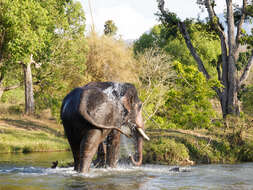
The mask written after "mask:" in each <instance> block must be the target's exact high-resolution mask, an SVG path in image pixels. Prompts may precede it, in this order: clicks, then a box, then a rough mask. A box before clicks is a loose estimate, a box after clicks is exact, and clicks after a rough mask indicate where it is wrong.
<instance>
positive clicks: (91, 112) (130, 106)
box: [79, 83, 149, 165]
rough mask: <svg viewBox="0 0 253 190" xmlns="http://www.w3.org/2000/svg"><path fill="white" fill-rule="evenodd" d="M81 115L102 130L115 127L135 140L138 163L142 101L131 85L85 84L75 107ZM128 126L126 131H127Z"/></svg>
mask: <svg viewBox="0 0 253 190" xmlns="http://www.w3.org/2000/svg"><path fill="white" fill-rule="evenodd" d="M79 111H80V113H81V115H82V116H83V117H84V118H85V119H86V120H87V121H88V122H90V123H91V124H93V125H94V126H96V127H98V128H103V129H116V130H118V131H120V132H121V133H122V134H125V135H127V136H128V137H129V136H131V137H133V138H135V139H136V140H137V145H136V148H137V154H136V156H135V157H137V161H136V160H135V159H134V158H133V156H131V160H132V162H133V164H134V165H141V163H142V144H143V138H144V139H146V140H149V137H148V136H147V135H146V134H145V132H144V123H143V119H142V114H141V112H142V103H141V101H140V100H139V98H138V94H137V90H136V88H135V86H134V85H132V84H129V83H92V84H91V85H88V86H86V87H85V90H84V91H83V94H82V97H81V103H80V107H79ZM129 129H130V130H129Z"/></svg>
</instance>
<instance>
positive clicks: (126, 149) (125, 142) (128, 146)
mask: <svg viewBox="0 0 253 190" xmlns="http://www.w3.org/2000/svg"><path fill="white" fill-rule="evenodd" d="M133 153H134V143H133V141H131V140H130V139H129V138H127V137H126V136H125V135H121V136H120V156H121V157H125V156H127V157H129V156H130V155H132V154H133Z"/></svg>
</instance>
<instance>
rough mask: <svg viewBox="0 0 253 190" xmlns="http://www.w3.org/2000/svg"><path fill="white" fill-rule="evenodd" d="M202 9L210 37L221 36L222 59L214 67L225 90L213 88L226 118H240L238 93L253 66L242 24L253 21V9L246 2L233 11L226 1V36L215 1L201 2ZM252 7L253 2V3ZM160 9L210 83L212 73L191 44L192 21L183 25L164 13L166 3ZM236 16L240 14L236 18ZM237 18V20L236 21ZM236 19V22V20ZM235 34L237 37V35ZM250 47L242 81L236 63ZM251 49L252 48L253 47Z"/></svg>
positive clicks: (230, 0) (161, 3) (162, 2)
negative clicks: (234, 116) (241, 51)
mask: <svg viewBox="0 0 253 190" xmlns="http://www.w3.org/2000/svg"><path fill="white" fill-rule="evenodd" d="M197 2H198V3H199V4H200V5H203V6H204V7H205V8H206V10H207V12H208V16H209V17H208V22H207V23H206V26H207V27H209V30H210V32H211V33H213V34H215V35H217V36H218V38H219V41H220V47H221V55H220V59H218V60H217V62H216V63H215V65H216V68H217V76H218V79H219V81H220V82H221V83H222V85H223V88H222V89H220V88H215V87H214V88H213V90H215V92H216V94H217V96H218V98H219V101H220V104H221V108H222V113H223V117H226V115H228V114H234V115H239V113H240V110H239V103H238V97H237V95H238V92H239V90H240V88H241V86H242V84H243V83H244V82H245V80H246V79H247V77H248V75H249V71H250V69H251V67H252V65H253V50H252V46H250V41H251V40H249V39H251V37H250V36H248V35H247V34H245V33H244V31H243V28H242V26H243V23H244V22H246V19H248V18H252V11H251V8H252V5H251V4H249V3H248V2H247V0H243V5H242V7H240V8H239V9H237V10H239V11H237V12H236V11H235V10H234V9H233V4H232V3H233V2H232V0H226V8H227V12H226V15H227V17H226V24H227V34H226V31H225V29H224V26H223V24H222V23H221V21H220V19H219V17H217V15H216V13H215V11H214V7H215V6H216V4H215V1H214V0H198V1H197ZM252 3H253V2H252ZM158 8H159V10H160V13H161V14H160V19H161V21H162V22H163V24H164V25H165V26H166V27H173V28H177V29H179V31H180V33H181V35H182V36H183V38H184V40H185V43H186V45H187V47H188V49H189V51H190V53H191V55H192V56H193V57H194V59H195V61H196V63H197V65H198V69H199V71H200V72H202V73H203V74H204V76H205V77H206V79H207V80H209V79H210V78H211V76H210V73H209V72H208V71H207V69H206V65H204V62H203V60H202V59H201V56H200V54H199V52H198V51H197V50H196V47H195V46H194V45H193V43H192V39H191V36H190V34H189V32H188V26H189V20H188V19H186V20H185V21H181V20H180V19H179V18H177V16H176V14H174V13H172V12H169V11H168V10H165V9H164V0H158ZM235 13H237V14H235ZM235 16H237V17H235ZM236 18H237V19H236ZM235 30H237V31H236V35H235ZM242 42H243V43H244V44H246V45H248V47H250V55H249V56H248V60H247V63H246V65H245V67H244V69H243V70H242V71H241V75H240V77H239V76H238V72H240V70H238V69H237V62H238V59H239V57H240V50H241V47H242V44H243V43H242ZM251 45H252V44H251Z"/></svg>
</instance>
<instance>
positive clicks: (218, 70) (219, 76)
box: [216, 62, 221, 81]
mask: <svg viewBox="0 0 253 190" xmlns="http://www.w3.org/2000/svg"><path fill="white" fill-rule="evenodd" d="M220 66H221V62H218V63H217V66H216V69H217V73H218V80H219V81H221V70H220Z"/></svg>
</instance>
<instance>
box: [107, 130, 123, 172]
mask: <svg viewBox="0 0 253 190" xmlns="http://www.w3.org/2000/svg"><path fill="white" fill-rule="evenodd" d="M107 141H108V142H107V154H106V157H107V159H106V161H107V165H109V166H110V167H112V168H115V167H116V165H117V161H118V157H119V148H120V133H119V132H118V131H116V130H113V131H112V132H111V133H110V134H109V136H108V140H107Z"/></svg>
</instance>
